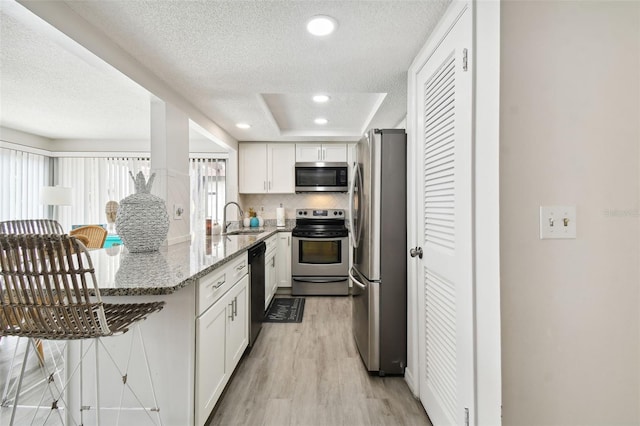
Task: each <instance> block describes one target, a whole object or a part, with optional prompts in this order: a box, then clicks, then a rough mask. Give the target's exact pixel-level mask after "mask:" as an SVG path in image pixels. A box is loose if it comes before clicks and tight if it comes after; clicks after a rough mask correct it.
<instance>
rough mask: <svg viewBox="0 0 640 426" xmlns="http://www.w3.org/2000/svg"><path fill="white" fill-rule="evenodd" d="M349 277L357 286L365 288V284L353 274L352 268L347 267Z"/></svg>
mask: <svg viewBox="0 0 640 426" xmlns="http://www.w3.org/2000/svg"><path fill="white" fill-rule="evenodd" d="M349 278H351V281H353V283H354V284H355V285H357V286H358V287H360V288H361V289H363V290H364V289H366V288H367V286H366V285H364V284H362V283H361V282H360V281H358V280H357V279H356V277H354V276H353V268H351V269H349Z"/></svg>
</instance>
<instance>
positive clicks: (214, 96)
mask: <svg viewBox="0 0 640 426" xmlns="http://www.w3.org/2000/svg"><path fill="white" fill-rule="evenodd" d="M448 2H449V1H448V0H446V1H426V0H422V1H370V2H367V1H341V2H338V1H313V0H311V1H286V2H284V1H278V2H272V1H189V2H183V1H129V0H123V1H117V0H115V1H108V2H97V1H94V2H85V1H67V2H64V3H65V4H66V7H68V10H69V13H76V14H78V15H79V16H80V17H82V18H83V19H84V20H86V21H87V22H88V23H89V24H90V25H91V26H93V27H94V28H95V29H97V30H98V31H99V32H101V33H102V34H103V36H104V37H105V38H108V39H110V40H112V41H113V42H115V43H117V44H118V45H119V46H120V47H121V48H122V49H123V50H124V51H126V52H127V53H129V54H130V55H132V56H133V57H134V58H136V59H137V60H138V61H139V62H140V63H142V64H143V65H144V66H145V67H146V68H147V69H148V70H149V72H150V73H153V74H155V75H156V76H157V77H159V78H160V79H161V80H162V81H163V82H164V83H165V84H166V85H168V86H170V87H171V88H172V89H173V90H175V91H177V92H179V93H181V94H182V95H183V96H184V97H185V98H186V99H188V100H189V101H190V102H191V103H192V105H193V106H194V107H195V108H196V109H198V110H199V111H201V112H202V113H203V114H204V115H205V116H207V117H208V118H209V119H211V120H212V121H214V122H215V123H217V124H218V125H219V126H220V127H222V128H223V129H224V130H226V131H227V132H228V133H229V134H231V135H232V136H233V137H234V138H236V139H237V140H239V141H248V140H251V141H292V140H295V141H303V140H357V139H358V138H359V136H360V135H361V134H362V133H363V131H365V130H366V129H367V128H368V127H393V126H396V125H397V124H398V123H399V122H400V121H401V120H402V119H403V118H404V117H405V115H406V90H407V85H406V80H407V69H408V67H409V65H410V64H411V61H412V60H413V58H414V57H415V55H416V54H417V53H418V51H419V49H420V48H421V47H422V46H423V44H424V43H425V41H426V39H427V37H428V35H429V34H430V32H431V31H432V30H433V28H434V27H435V24H436V23H437V21H438V20H439V18H440V17H441V15H442V13H443V12H444V10H445V9H446V6H447V4H448ZM6 3H9V2H7V1H3V2H2V6H1V7H2V12H1V15H0V19H1V24H2V25H1V28H0V37H1V39H2V43H1V44H0V95H1V97H2V100H1V101H0V124H1V125H3V126H6V127H11V128H15V129H18V130H23V131H27V132H29V133H34V134H39V135H42V136H45V137H49V138H53V139H77V138H84V139H117V138H148V135H149V130H148V129H149V100H150V98H151V94H149V93H148V92H146V91H145V90H143V89H141V88H140V87H139V86H137V85H135V84H132V83H131V82H130V81H129V82H127V81H124V80H126V78H124V77H123V76H122V75H120V76H118V75H117V73H115V72H106V71H105V69H107V68H108V67H104V66H99V65H96V64H97V63H98V61H96V60H93V61H91V60H87V58H86V57H85V56H86V55H79V54H77V51H76V52H73V51H69V49H68V47H67V46H65V43H63V42H60V38H61V37H62V36H52V31H51V29H48V30H43V29H42V25H41V24H40V26H38V25H34V24H33V23H27V22H25V20H24V19H20V17H19V16H16V15H18V14H20V13H22V12H20V13H18V12H16V11H15V9H16V7H21V6H19V5H17V4H14V5H13V6H12V7H7V6H6ZM23 3H28V2H23ZM24 12H25V13H27V14H28V13H30V12H28V11H26V10H24ZM22 14H23V15H24V13H22ZM318 14H326V15H330V16H332V17H334V18H335V19H336V20H337V21H338V28H337V31H336V32H335V33H333V34H331V35H329V36H326V37H323V38H316V37H314V36H311V35H310V34H308V33H307V32H306V30H305V25H306V21H307V20H308V19H309V18H310V17H312V16H314V15H318ZM80 42H82V41H81V40H80ZM317 93H323V94H327V95H329V96H330V100H329V102H327V103H324V104H317V103H314V102H313V101H311V97H312V96H313V95H314V94H317ZM317 117H324V118H326V119H327V120H328V122H327V124H325V125H317V124H315V123H314V122H313V120H314V119H315V118H317ZM238 122H245V123H249V124H250V125H251V127H250V128H249V129H239V128H237V127H236V123H238Z"/></svg>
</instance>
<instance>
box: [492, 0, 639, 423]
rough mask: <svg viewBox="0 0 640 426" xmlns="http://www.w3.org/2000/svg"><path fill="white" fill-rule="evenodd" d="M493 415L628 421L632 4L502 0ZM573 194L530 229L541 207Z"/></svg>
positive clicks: (634, 140)
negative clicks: (550, 231) (497, 359)
mask: <svg viewBox="0 0 640 426" xmlns="http://www.w3.org/2000/svg"><path fill="white" fill-rule="evenodd" d="M501 14H502V16H501V68H500V74H501V88H500V90H501V96H500V103H501V108H500V110H501V126H500V132H501V134H500V180H501V184H500V197H501V199H500V200H501V201H500V204H501V209H500V217H501V227H500V232H501V241H500V245H501V297H502V301H501V302H502V303H501V305H502V306H501V315H502V366H503V372H502V377H503V386H502V394H503V423H504V424H505V425H513V424H517V425H589V424H594V425H595V424H598V425H615V424H638V423H640V415H639V412H638V407H639V404H638V402H639V400H640V395H639V380H638V378H639V375H640V372H639V365H640V362H639V359H640V358H639V355H640V354H639V350H638V347H639V335H640V333H639V320H638V318H639V316H638V300H639V292H638V286H639V282H640V280H639V278H640V273H639V270H638V259H639V254H640V250H639V239H638V236H639V233H638V231H639V226H638V201H639V150H638V144H639V142H640V129H639V121H640V120H639V117H640V97H639V96H638V94H639V93H640V90H639V87H638V86H639V80H640V79H639V76H640V3H639V2H559V1H558V2H537V1H532V2H525V1H520V2H503V3H502V5H501ZM562 204H568V205H576V206H577V232H578V238H577V239H575V240H540V239H539V238H538V215H539V213H538V208H539V206H540V205H562Z"/></svg>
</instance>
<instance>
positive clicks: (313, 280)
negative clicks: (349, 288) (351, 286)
mask: <svg viewBox="0 0 640 426" xmlns="http://www.w3.org/2000/svg"><path fill="white" fill-rule="evenodd" d="M292 279H293V281H298V282H300V283H315V284H327V283H335V282H336V281H344V280H343V279H341V277H336V278H327V279H300V278H292Z"/></svg>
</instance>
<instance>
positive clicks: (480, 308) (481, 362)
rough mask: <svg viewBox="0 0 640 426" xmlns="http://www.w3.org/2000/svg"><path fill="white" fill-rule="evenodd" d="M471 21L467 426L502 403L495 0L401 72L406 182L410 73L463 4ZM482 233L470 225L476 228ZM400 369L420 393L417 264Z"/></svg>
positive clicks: (413, 75)
mask: <svg viewBox="0 0 640 426" xmlns="http://www.w3.org/2000/svg"><path fill="white" fill-rule="evenodd" d="M469 3H470V7H471V11H472V14H473V35H472V38H473V52H474V53H475V54H472V55H470V56H471V63H470V67H471V71H472V72H473V73H474V75H473V78H474V92H473V105H474V107H473V108H474V111H473V116H474V123H473V138H474V147H475V152H474V171H473V173H474V176H473V178H474V213H473V214H474V241H475V262H476V264H475V266H474V282H475V287H476V292H475V305H474V308H475V341H476V368H475V369H476V371H477V375H476V389H475V395H476V416H475V419H471V424H476V425H500V424H501V404H502V392H501V390H502V389H501V386H502V380H501V344H500V327H501V324H500V235H499V220H500V216H499V212H500V208H499V207H500V206H499V196H498V194H499V118H500V103H499V98H500V97H499V93H500V74H499V70H500V3H499V2H498V1H477V0H471V1H470V2H454V3H452V4H451V5H450V7H449V9H448V11H447V12H446V13H445V15H444V16H443V18H442V19H441V20H440V22H439V24H438V26H437V27H436V29H435V30H434V31H433V33H432V34H431V36H430V37H429V39H428V41H427V42H426V44H425V45H424V47H423V48H422V50H421V51H420V53H419V54H418V55H417V56H416V58H415V60H414V62H413V64H412V65H411V67H410V68H409V72H408V97H407V100H408V108H407V138H408V145H409V146H408V148H409V149H408V151H407V154H408V157H407V159H408V161H407V173H408V176H415V173H416V170H415V164H414V162H413V161H411V159H412V158H414V155H415V150H416V146H417V144H418V143H419V139H418V137H417V136H418V135H417V134H416V132H415V131H413V130H412V129H415V128H416V121H417V120H418V119H419V117H418V116H417V115H416V111H417V110H418V106H417V102H418V101H417V96H416V90H417V89H416V85H417V84H416V79H417V74H418V72H419V71H420V69H421V68H422V66H423V65H424V64H425V63H426V62H427V61H428V59H429V57H430V56H431V55H432V53H433V51H434V50H435V49H436V47H437V46H438V45H439V44H440V43H441V41H442V40H443V39H444V37H445V35H446V34H447V32H448V30H449V29H450V26H451V23H452V22H453V19H455V17H456V16H458V14H459V12H460V11H461V10H462V8H463V7H464V6H465V5H469ZM407 184H408V186H407V191H408V194H409V197H408V199H407V204H408V205H407V220H408V222H407V223H408V235H407V252H408V250H409V249H410V248H411V247H416V246H417V245H418V244H417V242H418V236H417V234H416V232H415V229H417V220H418V215H417V212H418V209H419V208H421V207H420V206H418V205H417V202H416V199H417V197H416V196H415V194H416V191H417V189H416V180H415V179H408V181H407ZM478 223H480V224H482V226H475V224H478ZM407 273H408V276H407V278H408V289H407V291H408V293H407V296H408V300H407V320H408V328H407V369H406V371H405V379H406V381H407V383H408V385H409V387H410V388H411V390H412V392H413V393H414V395H416V396H418V395H419V393H420V389H419V377H420V374H421V373H420V371H419V363H418V360H419V355H418V338H419V337H418V327H417V324H418V300H419V299H418V298H419V297H421V294H419V289H418V286H417V283H418V263H417V262H415V261H412V259H411V258H408V261H407Z"/></svg>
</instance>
